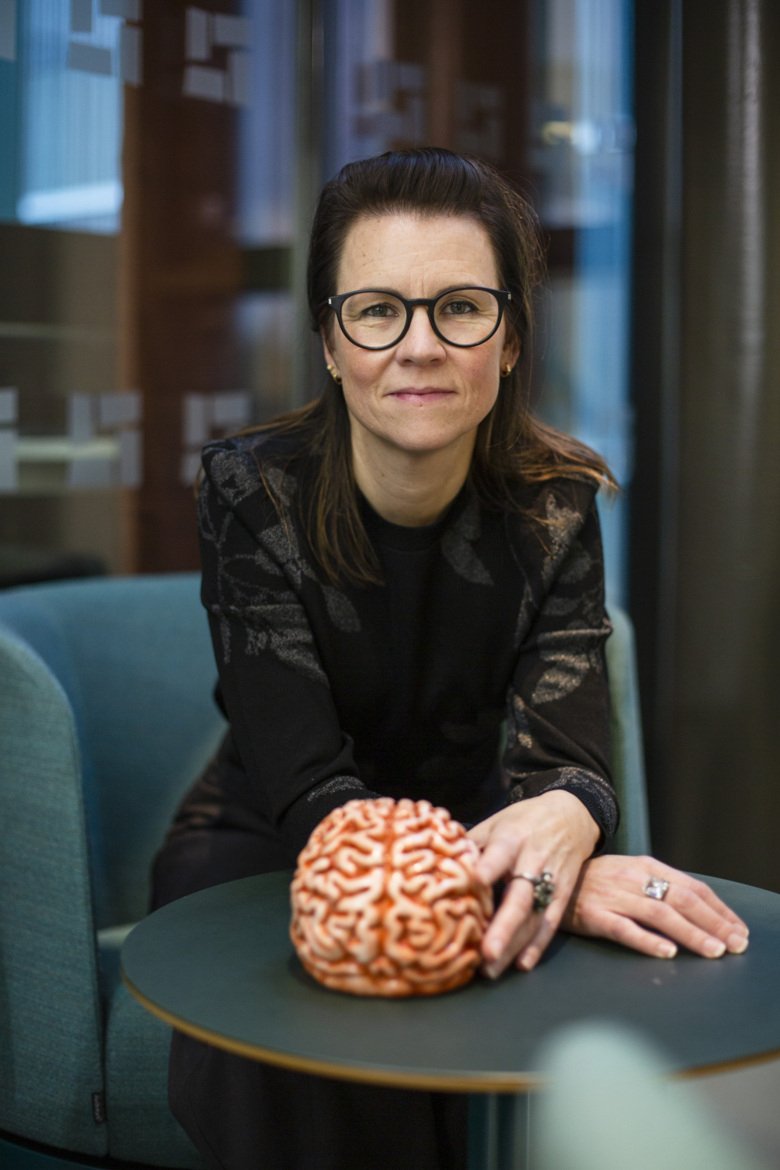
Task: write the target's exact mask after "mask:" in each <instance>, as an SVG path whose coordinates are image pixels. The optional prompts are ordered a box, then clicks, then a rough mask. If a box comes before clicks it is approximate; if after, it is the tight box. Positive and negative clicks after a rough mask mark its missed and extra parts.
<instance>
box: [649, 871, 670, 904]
mask: <svg viewBox="0 0 780 1170" xmlns="http://www.w3.org/2000/svg"><path fill="white" fill-rule="evenodd" d="M668 892H669V883H668V882H667V881H666V880H665V879H664V878H654V877H651V878H648V879H647V881H646V882H645V888H644V893H645V894H646V895H647V897H648V898H654V899H655V901H656V902H663V900H664V898H665V897H666V895H667V894H668Z"/></svg>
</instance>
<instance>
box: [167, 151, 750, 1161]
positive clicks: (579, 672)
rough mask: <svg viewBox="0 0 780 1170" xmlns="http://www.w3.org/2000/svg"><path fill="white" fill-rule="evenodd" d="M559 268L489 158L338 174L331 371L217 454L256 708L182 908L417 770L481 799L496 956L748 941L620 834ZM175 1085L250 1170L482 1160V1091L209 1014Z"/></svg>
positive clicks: (459, 806) (477, 805)
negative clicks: (545, 272)
mask: <svg viewBox="0 0 780 1170" xmlns="http://www.w3.org/2000/svg"><path fill="white" fill-rule="evenodd" d="M539 269H540V265H539V255H538V245H537V236H536V229H535V223H534V219H533V216H532V213H531V212H530V210H529V208H528V207H527V206H526V205H525V203H524V202H523V201H522V200H521V199H520V198H519V197H518V195H517V194H516V193H515V192H513V191H512V189H511V188H510V187H509V186H508V185H507V184H506V183H505V182H504V181H503V180H502V179H501V178H500V176H499V175H498V174H497V173H496V172H494V171H493V170H492V169H491V168H489V167H487V166H486V165H485V164H484V163H481V162H478V161H476V160H470V159H465V158H461V157H459V156H457V155H454V154H451V153H449V152H447V151H443V150H437V149H427V150H416V151H402V152H397V153H392V154H388V155H384V156H382V157H380V158H377V159H369V160H366V161H364V162H361V163H354V164H351V165H350V166H348V167H345V168H344V170H343V171H342V172H341V174H340V175H339V176H338V177H337V178H336V179H334V180H333V181H332V182H330V183H329V184H328V185H327V186H326V187H325V189H324V191H323V193H322V196H321V198H320V202H319V205H318V209H317V212H316V215H315V220H314V225H313V230H312V238H311V246H310V261H309V302H310V308H311V313H312V319H313V323H314V327H315V328H316V329H317V330H318V331H319V334H320V336H321V339H322V346H323V353H324V358H325V363H326V366H327V369H328V372H329V374H330V383H329V385H328V388H327V390H326V391H325V392H324V393H323V395H322V396H321V397H320V398H319V399H317V400H316V401H315V402H314V403H313V404H312V405H310V406H308V407H306V408H303V409H302V410H299V411H297V412H294V413H293V414H291V415H288V416H286V417H285V418H283V419H281V420H278V421H277V422H275V423H273V424H271V425H269V426H267V427H264V428H260V429H258V430H257V431H255V432H253V433H250V434H247V435H244V436H240V437H238V438H235V439H233V440H226V441H221V442H217V443H213V444H211V445H210V446H209V447H208V448H207V449H206V451H205V453H204V477H203V481H202V484H201V489H200V493H199V522H200V536H201V549H202V560H203V600H204V604H205V606H206V608H207V610H208V613H209V620H210V623H211V630H212V636H213V640H214V647H215V653H216V657H217V662H218V667H219V696H220V701H221V702H222V704H223V707H224V710H225V713H226V715H227V718H228V721H229V725H230V732H229V734H228V736H227V738H226V741H225V743H224V745H223V748H222V750H221V752H220V754H219V757H218V758H217V759H216V760H215V761H214V763H213V764H212V766H211V767H210V769H209V770H208V772H207V774H206V775H205V776H204V777H203V778H202V780H201V781H200V782H199V783H198V784H197V785H196V787H195V788H194V789H193V791H192V792H191V793H190V795H189V796H188V797H187V799H186V800H185V802H184V804H183V806H182V808H181V809H180V811H179V814H178V816H177V819H176V823H175V824H174V826H173V828H172V830H171V832H170V834H169V837H168V839H167V841H166V843H165V846H164V848H163V850H162V851H161V854H160V856H159V858H158V861H157V866H156V875H155V889H156V899H157V902H158V904H159V903H162V902H164V901H169V900H171V899H172V898H174V897H178V896H181V895H182V894H184V893H187V892H190V891H192V890H195V889H197V888H200V887H202V886H206V885H211V884H215V883H216V882H219V881H225V880H228V879H230V878H234V877H238V876H242V875H244V874H248V873H257V872H261V871H263V870H272V869H276V868H282V867H285V866H290V865H292V864H294V860H295V857H296V855H297V853H298V851H299V850H300V848H301V847H302V846H303V844H304V843H305V841H306V840H307V838H308V835H309V833H310V832H311V830H312V828H313V827H314V826H315V824H316V823H317V822H318V821H319V820H320V819H321V818H322V817H323V816H324V815H325V814H326V813H327V812H329V811H330V810H331V809H332V808H334V807H336V806H337V805H340V804H342V803H344V802H346V801H347V800H349V799H352V798H354V797H371V796H374V795H377V794H383V795H390V796H411V797H413V798H415V799H420V798H427V799H429V800H431V801H432V802H433V803H435V804H440V805H444V806H446V807H447V808H449V809H450V811H451V812H452V813H453V815H454V816H456V817H457V818H458V819H459V820H461V821H463V822H464V823H466V824H467V825H469V826H470V834H471V836H472V837H473V839H474V840H475V841H476V843H477V844H478V846H479V848H480V851H481V856H480V861H479V870H480V873H481V876H482V878H483V879H484V881H485V882H487V883H489V884H496V883H502V886H503V888H504V895H503V898H502V900H501V902H500V906H499V908H498V910H497V912H496V914H495V916H494V919H493V921H492V923H491V925H490V927H489V929H488V931H487V933H486V936H485V939H484V944H483V954H484V973H485V974H486V975H487V976H488V977H490V978H496V977H498V976H499V975H500V974H501V973H502V972H503V971H504V970H505V969H506V968H507V967H508V966H509V965H510V964H514V965H516V966H517V967H519V968H521V969H523V970H525V971H529V970H531V969H532V968H533V967H534V966H535V965H536V964H537V963H538V961H539V959H540V957H541V955H542V954H543V952H544V949H545V947H546V946H547V944H548V943H549V941H550V939H551V938H552V936H553V935H554V933H555V931H556V929H557V928H558V927H559V926H560V925H561V923H562V921H563V922H564V923H565V925H566V926H567V927H568V928H569V929H575V930H579V931H581V932H583V933H597V934H603V935H605V936H607V937H611V938H614V939H617V940H619V941H623V942H625V943H627V944H628V945H631V946H635V947H637V948H638V949H640V950H645V951H647V952H648V953H651V954H656V955H665V954H668V953H670V948H673V947H674V946H675V944H676V943H682V944H685V945H686V946H689V947H690V948H692V949H693V950H696V951H698V952H699V953H702V954H709V953H713V954H714V953H715V951H717V952H718V953H721V954H722V953H723V951H724V950H725V949H726V948H729V949H731V950H739V949H744V946H745V945H746V937H747V936H746V930H745V928H744V926H743V924H742V923H741V922H740V921H739V920H738V919H737V918H736V916H735V915H733V914H732V913H731V911H730V910H728V908H727V907H725V906H724V905H723V904H722V903H721V902H719V900H718V899H717V898H716V897H715V896H714V894H712V893H711V891H709V890H708V889H707V888H706V887H704V886H701V885H700V884H698V883H695V882H693V881H692V880H691V879H689V878H687V877H686V876H685V875H683V874H678V873H676V872H674V871H670V870H668V869H667V868H666V867H663V866H660V865H658V864H657V863H653V870H652V875H655V878H656V881H661V883H663V881H668V882H669V883H670V885H669V887H668V897H666V898H665V899H664V898H662V897H650V898H648V897H646V896H645V892H644V883H645V882H646V881H647V878H648V861H647V859H626V858H613V857H610V856H609V855H607V854H603V852H600V851H603V849H604V847H605V845H606V844H607V843H608V841H609V838H610V836H611V835H612V833H613V832H614V829H615V827H616V824H617V818H618V811H617V807H616V803H615V799H614V795H613V792H612V789H611V786H610V783H609V767H608V756H609V745H608V722H609V701H608V693H607V684H606V678H605V670H604V654H603V649H604V642H605V639H606V638H607V637H608V635H609V632H610V626H609V622H608V619H607V616H606V613H605V610H604V596H603V593H604V588H603V568H602V556H601V545H600V535H599V526H598V517H597V512H596V506H595V496H596V492H597V490H598V488H599V487H600V486H601V485H602V484H610V483H611V476H610V474H609V471H608V469H607V468H606V466H605V465H604V463H603V462H602V461H601V460H600V459H599V458H598V457H597V456H596V455H595V454H593V453H592V452H591V451H589V450H588V449H586V448H584V447H582V446H581V445H580V444H578V443H576V442H575V441H574V440H572V439H569V438H567V437H565V436H563V435H560V434H557V433H555V432H553V431H551V430H549V429H548V428H545V427H543V426H542V425H541V424H540V423H539V422H538V421H536V420H535V419H534V418H533V417H532V416H531V414H530V412H529V410H528V404H527V387H526V385H525V379H524V378H523V376H522V375H523V370H524V368H525V367H526V366H527V364H528V361H527V354H528V353H529V352H530V346H531V324H532V297H533V290H534V286H535V284H536V282H537V279H538V276H539ZM504 729H505V743H506V746H505V749H504V752H503V757H502V760H501V766H500V767H499V766H498V765H497V763H496V761H497V758H498V745H499V742H500V739H501V736H502V734H504ZM652 875H651V876H652ZM651 888H652V889H654V890H655V892H656V893H658V894H665V893H667V890H666V889H664V887H663V884H660V885H656V886H655V887H651ZM171 1098H172V1104H173V1107H174V1111H175V1112H176V1113H177V1116H179V1118H180V1120H181V1121H182V1123H183V1124H184V1125H185V1128H187V1129H188V1131H189V1132H190V1133H191V1134H192V1136H193V1138H194V1139H195V1140H196V1142H197V1143H198V1145H199V1146H200V1147H201V1149H202V1150H203V1151H204V1154H205V1155H206V1157H207V1158H209V1160H210V1161H211V1163H212V1164H213V1165H217V1166H224V1167H230V1168H231V1170H233V1168H234V1167H235V1168H240V1167H243V1166H247V1167H248V1166H250V1165H251V1166H258V1165H261V1166H263V1167H264V1168H266V1170H268V1168H273V1167H279V1168H281V1167H295V1168H296V1170H301V1168H303V1170H307V1168H309V1167H312V1168H316V1170H320V1168H322V1170H325V1168H329V1167H331V1166H332V1167H333V1168H334V1170H351V1168H352V1167H353V1166H354V1167H355V1168H358V1167H360V1168H361V1170H364V1168H365V1167H369V1166H370V1167H372V1170H376V1168H378V1167H383V1166H387V1167H397V1166H401V1165H412V1164H413V1165H414V1166H415V1167H416V1168H417V1170H422V1168H426V1167H454V1166H459V1165H461V1164H462V1162H463V1159H464V1158H465V1143H464V1141H463V1124H464V1121H463V1111H462V1107H461V1104H460V1102H459V1100H458V1099H452V1098H450V1097H447V1096H444V1095H435V1094H422V1093H415V1094H409V1093H405V1094H404V1093H397V1092H390V1091H387V1090H373V1089H371V1090H369V1089H365V1088H356V1087H350V1086H348V1085H343V1084H341V1085H340V1084H337V1083H336V1082H325V1081H321V1080H319V1079H317V1078H312V1077H303V1076H298V1075H296V1074H290V1073H284V1072H281V1071H279V1070H273V1069H267V1068H263V1067H262V1066H260V1065H252V1064H251V1063H250V1062H245V1061H243V1060H240V1059H239V1058H234V1057H228V1056H226V1055H224V1054H220V1053H217V1052H216V1051H214V1050H211V1049H207V1048H204V1047H203V1046H201V1045H198V1044H196V1042H194V1041H192V1040H187V1039H185V1038H177V1039H176V1041H175V1042H174V1046H173V1050H172V1061H171Z"/></svg>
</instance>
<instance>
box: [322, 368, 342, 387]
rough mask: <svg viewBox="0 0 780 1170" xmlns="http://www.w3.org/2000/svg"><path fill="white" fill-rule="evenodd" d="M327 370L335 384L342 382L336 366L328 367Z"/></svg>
mask: <svg viewBox="0 0 780 1170" xmlns="http://www.w3.org/2000/svg"><path fill="white" fill-rule="evenodd" d="M325 368H326V369H327V371H328V373H329V374H330V376H331V378H332V379H333V381H334V382H338V383H340V382H341V374H340V373H339V372H338V370H337V369H336V367H335V366H326V367H325Z"/></svg>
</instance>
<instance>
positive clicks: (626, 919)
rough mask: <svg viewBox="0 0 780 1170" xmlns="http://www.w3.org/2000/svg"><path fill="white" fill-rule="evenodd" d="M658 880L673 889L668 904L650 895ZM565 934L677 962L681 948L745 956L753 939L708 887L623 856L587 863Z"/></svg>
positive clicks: (605, 856)
mask: <svg viewBox="0 0 780 1170" xmlns="http://www.w3.org/2000/svg"><path fill="white" fill-rule="evenodd" d="M653 878H656V879H659V880H660V881H665V882H668V883H669V886H668V890H667V892H666V894H665V896H664V898H663V899H658V898H652V897H649V896H648V895H647V894H646V893H645V885H646V884H647V882H648V880H650V879H653ZM561 929H563V930H568V931H570V932H571V933H572V934H581V935H586V936H589V937H591V938H606V939H610V940H611V941H612V942H616V943H620V944H622V945H623V946H626V947H631V948H632V949H633V950H636V951H641V952H642V954H645V955H653V956H655V957H657V958H663V959H671V958H673V957H674V956H675V955H676V954H677V948H678V946H684V947H687V949H688V950H690V951H693V952H694V954H697V955H702V956H704V957H705V958H708V959H718V958H720V957H721V956H722V955H724V954H726V953H730V954H734V955H741V954H742V953H743V951H745V950H746V949H747V945H748V933H749V932H748V928H747V926H746V925H745V923H744V922H743V921H742V919H741V918H739V917H738V915H736V914H735V913H734V911H733V910H731V909H730V908H729V907H728V906H727V905H726V903H725V902H722V901H721V899H720V898H719V897H718V896H717V894H715V893H714V891H713V890H711V889H710V887H709V886H708V885H706V884H705V883H704V882H702V881H699V880H698V879H697V878H693V877H691V876H690V875H689V874H687V873H684V872H683V871H682V870H678V869H673V868H672V867H671V866H669V865H664V863H663V862H661V861H656V860H655V859H654V858H652V857H633V856H622V855H618V854H603V855H601V856H600V857H593V858H591V859H590V860H589V861H586V862H585V863H584V865H583V866H582V869H581V871H580V875H579V879H578V881H577V884H576V886H575V887H574V892H573V894H572V895H571V898H570V899H569V903H568V905H567V907H566V910H565V912H564V915H563V921H562V922H561Z"/></svg>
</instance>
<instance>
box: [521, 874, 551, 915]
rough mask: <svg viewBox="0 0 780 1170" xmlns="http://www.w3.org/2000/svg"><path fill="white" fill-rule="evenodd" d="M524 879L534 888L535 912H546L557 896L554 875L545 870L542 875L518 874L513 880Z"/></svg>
mask: <svg viewBox="0 0 780 1170" xmlns="http://www.w3.org/2000/svg"><path fill="white" fill-rule="evenodd" d="M515 878H522V879H523V881H524V882H530V883H531V885H532V886H533V888H534V902H533V908H534V910H536V911H537V913H538V911H540V910H546V909H547V907H548V906H549V905H550V903H551V902H552V900H553V897H554V896H555V882H554V881H553V875H552V874H551V873H550V871H549V869H543V870H542V872H541V873H539V874H537V873H516V874H515V875H514V877H513V878H512V881H514V880H515Z"/></svg>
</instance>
